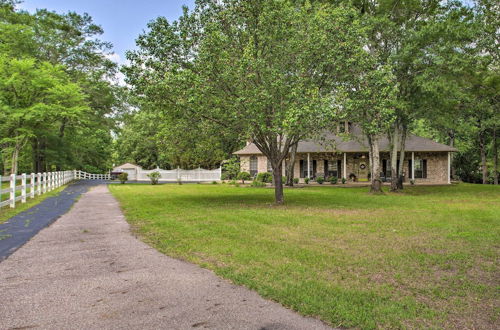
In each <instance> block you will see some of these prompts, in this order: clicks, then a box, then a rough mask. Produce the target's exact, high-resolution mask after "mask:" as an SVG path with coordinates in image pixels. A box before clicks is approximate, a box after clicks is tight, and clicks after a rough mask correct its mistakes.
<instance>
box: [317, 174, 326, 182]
mask: <svg viewBox="0 0 500 330" xmlns="http://www.w3.org/2000/svg"><path fill="white" fill-rule="evenodd" d="M316 182H317V183H319V184H323V182H325V178H324V177H322V176H318V177H317V178H316Z"/></svg>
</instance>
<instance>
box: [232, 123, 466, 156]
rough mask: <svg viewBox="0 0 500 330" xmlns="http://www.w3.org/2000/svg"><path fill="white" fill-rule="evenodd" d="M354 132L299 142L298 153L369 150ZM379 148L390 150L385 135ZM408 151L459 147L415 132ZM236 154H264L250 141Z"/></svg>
mask: <svg viewBox="0 0 500 330" xmlns="http://www.w3.org/2000/svg"><path fill="white" fill-rule="evenodd" d="M352 130H353V132H352V134H351V136H350V139H349V140H344V139H343V138H342V137H339V136H336V135H334V134H332V133H327V134H325V136H324V138H322V139H321V141H319V140H304V141H301V142H299V145H298V147H297V152H298V153H307V152H311V153H314V152H368V142H367V140H366V138H365V137H364V136H363V135H362V134H361V130H360V129H359V128H357V127H356V126H354V127H353V129H352ZM379 149H380V151H382V152H388V151H389V139H388V138H387V136H384V137H382V138H381V139H380V142H379ZM405 149H406V151H408V152H412V151H415V152H446V151H458V150H457V149H455V148H453V147H450V146H447V145H445V144H442V143H438V142H435V141H432V140H430V139H426V138H423V137H420V136H417V135H414V134H409V135H408V136H407V138H406V147H405ZM234 154H235V155H252V154H262V152H260V150H259V149H258V148H257V146H256V145H255V144H253V143H250V144H249V145H247V146H246V147H244V148H243V149H241V150H238V151H236V152H235V153H234Z"/></svg>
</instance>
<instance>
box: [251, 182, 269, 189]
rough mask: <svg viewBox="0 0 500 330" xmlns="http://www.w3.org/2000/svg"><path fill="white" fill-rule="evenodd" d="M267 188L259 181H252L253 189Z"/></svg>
mask: <svg viewBox="0 0 500 330" xmlns="http://www.w3.org/2000/svg"><path fill="white" fill-rule="evenodd" d="M265 186H266V184H265V183H264V182H261V181H257V180H253V181H252V187H256V188H261V187H265Z"/></svg>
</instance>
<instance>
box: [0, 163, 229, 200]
mask: <svg viewBox="0 0 500 330" xmlns="http://www.w3.org/2000/svg"><path fill="white" fill-rule="evenodd" d="M221 171H222V169H221V168H218V169H215V170H205V169H202V168H197V169H194V170H183V169H179V168H178V169H175V170H162V169H156V170H150V171H146V170H139V171H138V172H137V180H138V181H149V177H148V174H149V173H152V172H160V174H161V178H160V181H185V182H190V181H191V182H202V181H218V180H220V178H221ZM110 179H111V175H110V174H94V173H87V172H83V171H79V170H73V171H59V172H46V173H31V174H26V173H23V174H20V175H15V174H11V175H8V176H1V175H0V208H2V207H4V206H10V207H11V208H15V207H16V203H17V202H21V203H26V200H27V199H28V198H35V196H39V195H42V194H45V193H47V192H49V191H52V190H54V189H56V188H59V187H60V186H62V185H65V184H67V183H69V182H71V181H73V180H110ZM5 182H8V185H7V186H8V187H7V188H4V187H5V186H6V184H5Z"/></svg>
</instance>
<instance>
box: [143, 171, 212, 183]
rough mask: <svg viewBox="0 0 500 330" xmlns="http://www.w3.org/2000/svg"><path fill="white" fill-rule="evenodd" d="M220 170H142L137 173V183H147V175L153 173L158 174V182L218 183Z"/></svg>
mask: <svg viewBox="0 0 500 330" xmlns="http://www.w3.org/2000/svg"><path fill="white" fill-rule="evenodd" d="M221 171H222V168H217V169H215V170H205V169H203V168H197V169H194V170H183V169H180V168H177V169H175V170H162V169H156V170H150V171H147V170H142V169H139V170H138V171H137V180H138V181H149V177H148V174H150V173H153V172H159V173H160V175H161V177H160V180H159V181H186V182H189V181H192V182H202V181H219V180H220V178H221V174H222V172H221Z"/></svg>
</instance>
